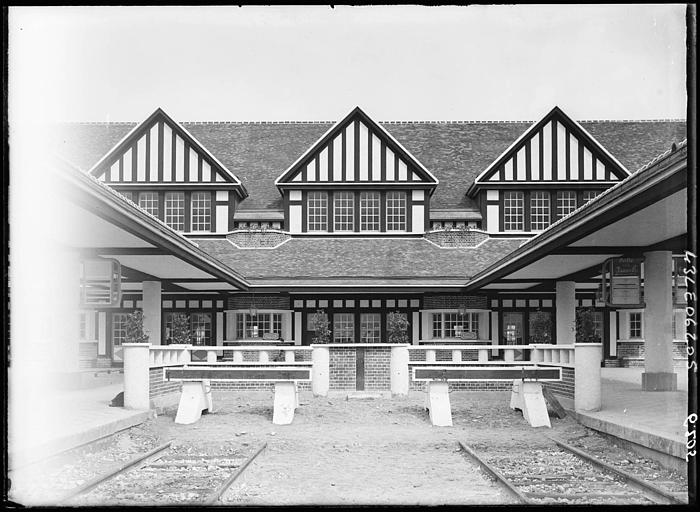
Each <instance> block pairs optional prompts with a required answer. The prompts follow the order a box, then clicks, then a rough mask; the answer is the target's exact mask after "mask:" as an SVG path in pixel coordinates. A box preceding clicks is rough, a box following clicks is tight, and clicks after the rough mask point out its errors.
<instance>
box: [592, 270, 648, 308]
mask: <svg viewBox="0 0 700 512" xmlns="http://www.w3.org/2000/svg"><path fill="white" fill-rule="evenodd" d="M643 261H644V259H643V258H610V259H607V260H605V262H604V263H603V267H602V269H601V274H602V276H603V283H602V292H603V301H604V302H605V304H606V305H607V306H611V307H618V308H640V307H641V308H643V307H644V301H643V300H642V263H643Z"/></svg>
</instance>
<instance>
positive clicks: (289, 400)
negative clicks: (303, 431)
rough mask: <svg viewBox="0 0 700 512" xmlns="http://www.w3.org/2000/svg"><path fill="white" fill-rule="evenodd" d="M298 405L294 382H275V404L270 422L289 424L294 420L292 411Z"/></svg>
mask: <svg viewBox="0 0 700 512" xmlns="http://www.w3.org/2000/svg"><path fill="white" fill-rule="evenodd" d="M298 406H299V393H298V391H297V383H296V382H275V404H274V409H273V412H272V423H274V424H275V425H289V424H290V423H291V422H292V421H293V420H294V411H295V409H296V408H297V407H298Z"/></svg>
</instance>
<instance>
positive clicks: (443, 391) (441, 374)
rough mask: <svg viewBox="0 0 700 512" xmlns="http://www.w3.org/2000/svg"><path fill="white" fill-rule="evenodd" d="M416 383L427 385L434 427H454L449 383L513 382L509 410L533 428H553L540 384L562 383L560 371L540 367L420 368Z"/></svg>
mask: <svg viewBox="0 0 700 512" xmlns="http://www.w3.org/2000/svg"><path fill="white" fill-rule="evenodd" d="M413 380H414V381H416V382H427V386H428V389H427V393H426V395H425V408H426V409H427V410H428V411H429V412H430V421H431V423H432V424H433V425H434V426H438V427H451V426H452V408H451V406H450V396H449V386H448V382H484V381H512V382H513V388H512V391H511V398H510V407H511V409H520V410H521V411H522V412H523V416H524V417H525V420H526V421H527V422H528V423H529V424H530V426H532V427H542V426H547V427H551V424H550V422H549V415H548V414H547V404H546V402H545V400H544V396H543V394H542V384H541V382H556V381H561V368H552V367H537V366H460V367H456V366H418V367H414V368H413Z"/></svg>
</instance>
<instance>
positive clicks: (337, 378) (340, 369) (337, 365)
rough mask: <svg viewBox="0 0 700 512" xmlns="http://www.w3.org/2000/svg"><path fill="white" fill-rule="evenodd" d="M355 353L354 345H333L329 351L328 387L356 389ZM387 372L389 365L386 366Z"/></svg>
mask: <svg viewBox="0 0 700 512" xmlns="http://www.w3.org/2000/svg"><path fill="white" fill-rule="evenodd" d="M356 358H357V353H356V351H355V347H347V348H346V347H333V348H332V349H330V353H329V363H328V364H329V378H330V383H329V387H330V389H353V390H354V389H356V388H357V382H356V376H355V372H356V367H357V360H356ZM386 371H387V373H388V372H389V366H388V365H387V367H386Z"/></svg>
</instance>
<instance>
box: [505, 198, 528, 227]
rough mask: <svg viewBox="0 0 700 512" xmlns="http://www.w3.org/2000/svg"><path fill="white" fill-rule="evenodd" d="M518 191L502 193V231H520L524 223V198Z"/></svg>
mask: <svg viewBox="0 0 700 512" xmlns="http://www.w3.org/2000/svg"><path fill="white" fill-rule="evenodd" d="M523 196H524V194H523V193H522V192H520V191H506V192H504V193H503V231H522V230H523V229H524V225H525V211H524V210H525V207H524V205H525V200H524V197H523Z"/></svg>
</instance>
